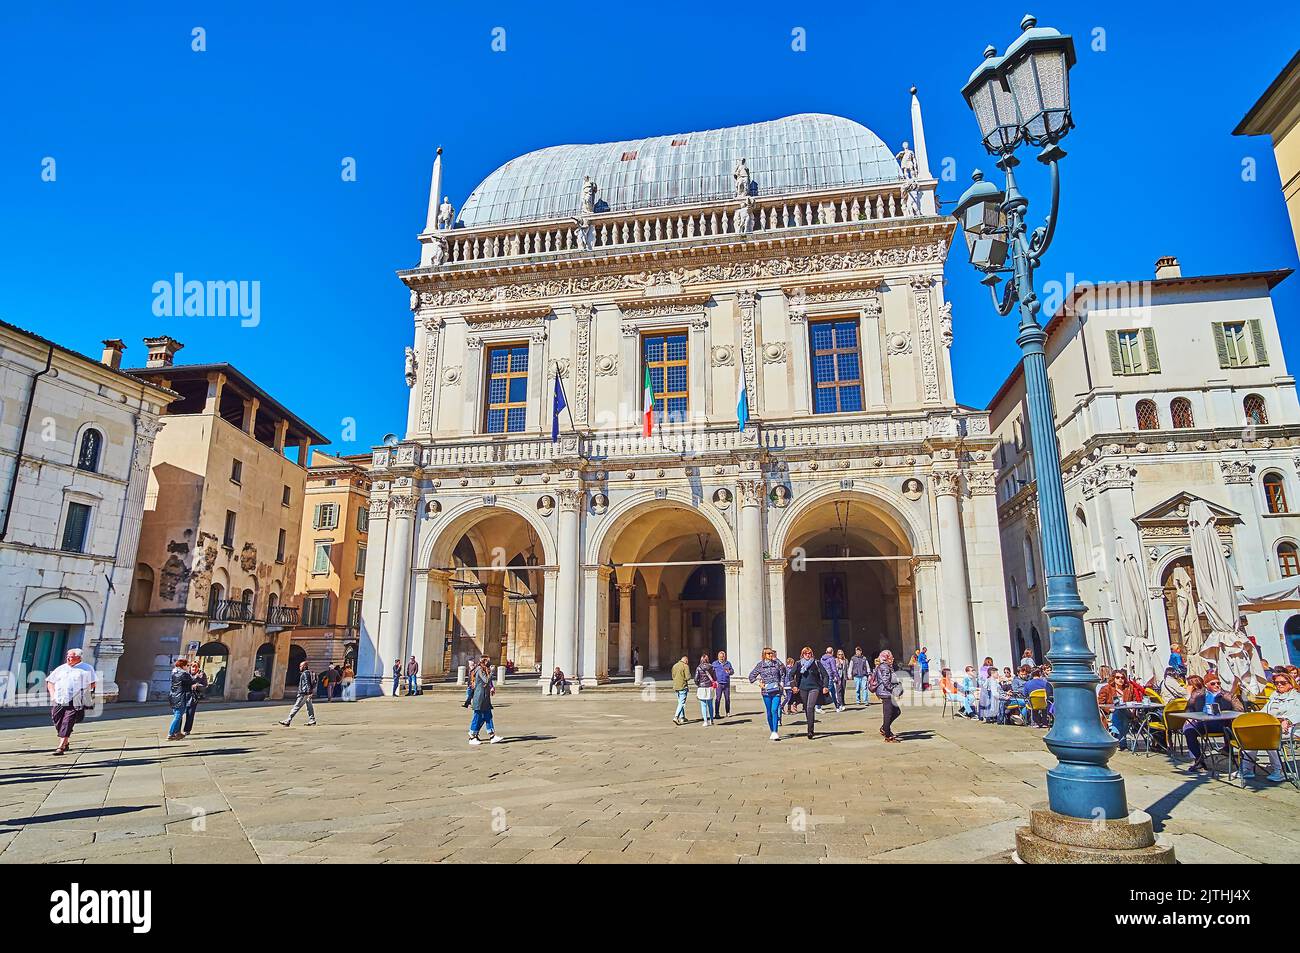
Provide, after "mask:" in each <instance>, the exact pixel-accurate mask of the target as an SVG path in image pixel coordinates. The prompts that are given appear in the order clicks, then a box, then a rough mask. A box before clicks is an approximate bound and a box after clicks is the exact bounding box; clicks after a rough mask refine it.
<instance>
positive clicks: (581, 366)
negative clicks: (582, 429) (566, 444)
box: [573, 303, 594, 424]
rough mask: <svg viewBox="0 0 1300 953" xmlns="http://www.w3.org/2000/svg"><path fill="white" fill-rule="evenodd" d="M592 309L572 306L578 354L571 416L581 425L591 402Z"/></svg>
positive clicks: (584, 420) (585, 305)
mask: <svg viewBox="0 0 1300 953" xmlns="http://www.w3.org/2000/svg"><path fill="white" fill-rule="evenodd" d="M593 310H594V309H593V307H592V306H591V305H590V304H586V303H582V304H578V305H575V306H574V309H573V314H574V323H575V326H576V327H575V330H576V333H575V335H574V337H575V342H574V343H575V346H576V348H577V352H578V369H577V379H576V380H575V381H574V387H573V402H574V408H573V414H574V417H575V419H576V420H578V421H580V422H581V423H584V424H585V423H587V422H588V416H587V414H588V408H589V407H590V402H591V316H592V311H593Z"/></svg>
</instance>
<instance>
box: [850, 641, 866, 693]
mask: <svg viewBox="0 0 1300 953" xmlns="http://www.w3.org/2000/svg"><path fill="white" fill-rule="evenodd" d="M870 675H871V659H869V658H867V657H866V656H865V655H863V654H862V646H860V645H859V646H856V647H855V648H854V649H853V658H851V659H849V676H850V677H851V678H852V679H853V692H854V696H855V697H856V698H857V701H858V704H859V705H861V704H863V701H862V699H863V698H870V696H871V693H870V692H869V691H868V690H867V678H868V676H870Z"/></svg>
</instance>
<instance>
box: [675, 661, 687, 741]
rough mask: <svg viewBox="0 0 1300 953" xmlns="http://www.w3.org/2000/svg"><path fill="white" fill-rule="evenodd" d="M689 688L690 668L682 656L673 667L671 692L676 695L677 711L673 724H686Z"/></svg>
mask: <svg viewBox="0 0 1300 953" xmlns="http://www.w3.org/2000/svg"><path fill="white" fill-rule="evenodd" d="M690 687H691V666H690V663H689V662H688V661H687V659H686V656H685V655H683V656H682V657H681V658H679V659H678V660H677V663H676V664H675V665H674V666H673V691H674V692H676V693H677V711H676V712H674V713H673V724H674V725H684V724H686V693H687V692H688V691H690Z"/></svg>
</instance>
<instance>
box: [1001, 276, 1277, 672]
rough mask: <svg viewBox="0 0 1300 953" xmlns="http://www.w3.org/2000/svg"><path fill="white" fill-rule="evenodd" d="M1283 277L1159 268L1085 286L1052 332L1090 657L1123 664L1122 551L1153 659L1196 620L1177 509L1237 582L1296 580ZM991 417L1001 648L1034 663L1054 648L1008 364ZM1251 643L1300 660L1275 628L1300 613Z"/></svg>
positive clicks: (1029, 464)
mask: <svg viewBox="0 0 1300 953" xmlns="http://www.w3.org/2000/svg"><path fill="white" fill-rule="evenodd" d="M1290 273H1291V272H1290V271H1289V270H1283V271H1268V272H1259V273H1253V274H1234V275H1202V276H1195V277H1184V276H1183V274H1182V269H1181V267H1180V265H1179V263H1178V261H1177V260H1176V259H1174V258H1162V259H1160V261H1159V262H1157V264H1156V273H1155V279H1154V280H1146V281H1135V282H1131V283H1119V284H1103V285H1095V286H1079V287H1078V288H1076V289H1074V290H1073V292H1072V293H1071V294H1070V295H1068V296H1067V297H1066V299H1065V301H1064V303H1063V305H1062V307H1061V308H1060V309H1059V310H1058V311H1057V313H1056V315H1055V316H1054V317H1053V318H1052V319H1051V320H1050V321H1049V322H1048V325H1047V334H1048V339H1047V359H1048V376H1049V379H1050V381H1051V388H1052V394H1051V397H1052V404H1053V407H1054V410H1055V417H1056V432H1057V438H1058V442H1059V446H1060V454H1061V462H1062V469H1063V471H1064V475H1065V493H1066V504H1067V510H1068V512H1069V514H1070V532H1071V536H1072V542H1073V553H1074V562H1075V566H1076V571H1077V573H1078V580H1079V589H1080V593H1081V595H1082V597H1083V601H1084V603H1085V604H1086V605H1087V606H1088V610H1089V611H1088V614H1087V616H1086V617H1085V621H1086V622H1087V623H1088V626H1089V632H1090V634H1091V638H1092V644H1093V650H1094V651H1095V652H1096V653H1097V655H1098V659H1099V663H1103V664H1111V665H1113V664H1115V663H1116V661H1119V662H1120V664H1123V659H1124V657H1125V656H1124V640H1125V636H1126V635H1127V633H1125V632H1124V631H1123V626H1122V623H1121V622H1120V613H1119V608H1118V603H1117V597H1116V596H1115V594H1114V588H1113V585H1112V581H1113V578H1114V574H1115V572H1116V570H1117V568H1118V564H1117V558H1118V557H1119V556H1120V555H1121V553H1131V554H1133V555H1135V556H1137V558H1138V560H1139V563H1140V565H1141V566H1142V567H1143V568H1144V570H1145V573H1146V577H1147V586H1148V594H1149V597H1150V607H1149V608H1150V614H1149V619H1150V623H1149V624H1150V631H1151V632H1153V633H1154V634H1155V635H1156V638H1157V646H1158V651H1159V654H1160V658H1161V659H1162V660H1163V659H1165V658H1167V657H1168V650H1169V644H1170V641H1171V638H1175V637H1178V636H1181V635H1182V633H1183V632H1184V630H1185V629H1186V628H1187V627H1188V626H1190V625H1191V624H1193V622H1192V620H1193V619H1194V618H1195V615H1196V613H1195V611H1194V609H1193V610H1192V612H1191V614H1190V615H1189V614H1188V613H1187V606H1188V605H1191V606H1194V605H1195V598H1196V596H1195V572H1194V570H1193V568H1192V563H1191V550H1190V548H1189V546H1190V538H1189V535H1188V530H1187V509H1188V507H1189V506H1190V504H1191V502H1192V501H1193V500H1195V499H1197V498H1200V499H1204V500H1206V501H1207V502H1208V503H1209V504H1210V506H1211V509H1212V510H1213V511H1214V512H1215V514H1216V516H1217V517H1218V526H1219V528H1220V532H1221V533H1223V535H1224V546H1225V547H1226V549H1227V550H1228V552H1229V557H1228V560H1229V563H1230V564H1231V565H1232V567H1233V569H1234V571H1235V572H1236V574H1237V577H1238V581H1239V582H1240V583H1241V584H1242V585H1243V586H1246V587H1250V586H1252V585H1256V584H1260V583H1264V582H1267V581H1269V580H1276V579H1278V578H1280V577H1282V576H1289V575H1294V574H1296V573H1298V572H1300V549H1297V547H1298V546H1300V482H1298V476H1297V474H1298V473H1300V455H1298V452H1297V449H1298V448H1300V405H1298V404H1297V401H1296V389H1295V379H1294V378H1293V377H1292V376H1290V375H1289V374H1288V373H1287V368H1286V361H1285V359H1284V358H1283V354H1282V341H1281V339H1280V337H1279V334H1278V326H1277V320H1276V317H1275V315H1274V313H1273V302H1272V299H1271V297H1270V292H1271V290H1272V289H1273V288H1274V287H1275V286H1276V285H1277V284H1278V283H1279V282H1281V281H1282V280H1284V279H1285V278H1286V277H1287V276H1288V275H1289V274H1290ZM990 411H991V414H992V420H993V427H994V431H995V433H996V434H997V436H998V438H999V441H1000V443H999V447H998V457H997V463H998V513H999V518H1000V521H1001V526H1002V550H1003V561H1004V564H1005V567H1006V573H1007V576H1006V585H1007V600H1008V604H1009V606H1010V609H1009V612H1010V619H1011V641H1010V644H1005V643H1004V644H1003V645H1000V646H996V647H997V648H998V650H999V651H998V652H996V653H994V654H995V657H996V658H998V659H999V660H1001V659H1003V658H1007V657H1008V655H1010V656H1014V657H1015V658H1019V657H1020V654H1021V651H1022V650H1023V648H1025V647H1029V648H1031V649H1033V650H1034V653H1035V655H1036V656H1038V657H1039V658H1041V657H1042V654H1043V653H1044V652H1046V650H1047V649H1048V648H1049V646H1050V639H1049V638H1048V633H1047V632H1046V630H1045V626H1044V619H1045V617H1044V616H1043V603H1044V600H1045V597H1046V593H1045V592H1044V589H1045V586H1044V584H1043V579H1042V572H1041V567H1042V551H1041V548H1040V546H1039V532H1038V509H1037V505H1038V504H1037V497H1036V494H1035V484H1034V480H1033V459H1032V458H1033V453H1034V447H1033V446H1032V445H1031V444H1030V442H1029V429H1028V427H1027V420H1028V411H1027V408H1026V404H1025V393H1024V379H1023V377H1022V375H1021V373H1020V370H1019V369H1018V368H1017V370H1016V371H1015V372H1014V373H1012V375H1011V376H1010V377H1009V378H1008V379H1007V381H1006V383H1005V384H1003V386H1002V388H1001V390H1000V391H999V392H998V393H997V395H996V396H995V397H994V398H993V401H992V403H991V405H990ZM1180 605H1181V607H1182V608H1180ZM1200 624H1201V625H1202V627H1203V628H1204V629H1205V632H1206V634H1208V627H1207V624H1206V623H1205V622H1204V620H1202V621H1201V623H1200ZM1249 631H1250V633H1251V634H1252V635H1254V636H1255V637H1256V638H1257V639H1258V641H1259V645H1260V647H1261V649H1262V650H1263V654H1264V657H1265V658H1267V659H1268V660H1269V661H1270V662H1271V663H1276V662H1278V661H1286V660H1287V658H1288V648H1289V650H1290V657H1291V658H1292V659H1295V658H1297V657H1300V646H1297V645H1291V646H1286V645H1284V644H1283V633H1284V631H1285V632H1288V633H1290V632H1292V631H1294V632H1295V633H1296V634H1297V635H1298V636H1300V616H1297V617H1295V618H1288V617H1287V614H1285V613H1280V612H1269V613H1258V614H1255V615H1252V616H1251V617H1250V624H1249ZM1004 653H1006V654H1004Z"/></svg>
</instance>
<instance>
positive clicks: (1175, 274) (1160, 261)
mask: <svg viewBox="0 0 1300 953" xmlns="http://www.w3.org/2000/svg"><path fill="white" fill-rule="evenodd" d="M1182 276H1183V267H1182V265H1180V264H1178V259H1177V258H1175V257H1174V256H1173V255H1164V256H1163V257H1160V258H1157V259H1156V281H1159V280H1160V279H1161V278H1181V277H1182Z"/></svg>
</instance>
